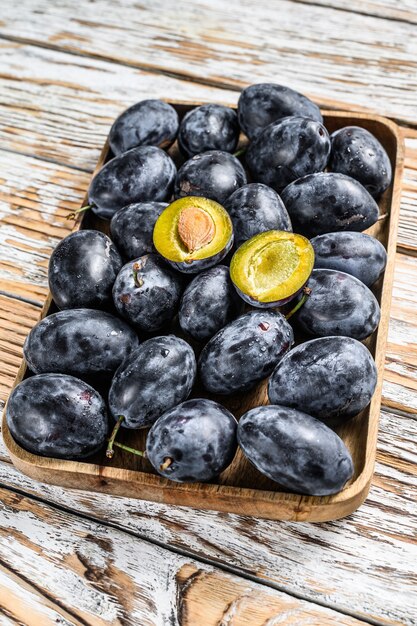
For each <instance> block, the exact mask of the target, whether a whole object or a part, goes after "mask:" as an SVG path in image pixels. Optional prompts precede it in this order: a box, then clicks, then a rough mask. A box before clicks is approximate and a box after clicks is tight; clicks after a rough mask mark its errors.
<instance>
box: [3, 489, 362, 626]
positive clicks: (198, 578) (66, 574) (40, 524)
mask: <svg viewBox="0 0 417 626" xmlns="http://www.w3.org/2000/svg"><path fill="white" fill-rule="evenodd" d="M0 501H1V504H0V538H1V541H0V559H1V562H2V563H3V568H7V569H8V570H9V571H11V572H12V576H11V577H6V581H7V582H6V584H7V586H8V587H9V588H10V587H13V581H14V580H15V578H14V575H13V572H18V577H20V578H24V579H27V580H30V581H36V588H37V592H38V593H40V594H42V595H43V596H46V598H54V599H56V604H59V606H60V609H61V610H62V614H63V617H66V616H68V615H69V616H71V621H70V622H68V620H66V621H64V619H62V618H60V620H61V623H63V624H68V623H73V624H84V625H85V624H91V625H94V626H96V625H97V626H102V625H105V624H111V625H112V626H113V625H114V626H117V625H122V624H123V626H129V625H132V626H137V624H140V625H141V626H165V625H166V624H171V625H172V626H176V625H178V626H179V625H181V626H195V625H196V624H204V626H218V625H219V624H224V626H226V625H227V624H230V625H232V624H236V626H237V625H238V624H239V625H241V626H257V625H259V626H260V625H261V624H266V623H271V624H273V623H279V620H280V619H281V616H283V615H285V616H287V617H288V620H289V621H288V622H285V623H288V624H291V623H293V624H306V625H307V624H311V623H317V624H322V625H323V626H330V625H331V624H337V625H338V626H339V625H344V626H355V625H357V624H358V625H359V624H362V623H363V622H362V621H360V620H357V619H354V618H353V617H350V616H348V615H340V614H338V613H337V612H335V611H332V610H330V609H327V608H324V607H321V606H317V605H313V604H311V603H309V602H306V601H304V600H299V599H297V598H294V597H289V596H288V595H287V594H285V593H283V592H280V591H277V590H274V589H267V588H266V587H265V586H262V585H259V584H257V583H256V582H252V581H249V580H246V581H243V580H242V579H239V578H238V577H237V576H234V575H230V574H226V573H224V572H222V571H220V570H219V569H218V568H215V567H211V566H209V565H203V564H201V563H198V562H197V561H196V560H195V559H192V558H188V557H185V556H181V555H178V554H175V553H173V552H168V551H167V550H165V549H164V548H161V547H159V546H156V545H154V544H151V543H149V542H146V541H142V540H139V539H137V538H136V537H134V536H132V535H130V534H127V533H126V532H123V531H120V530H118V529H114V528H110V527H108V526H107V527H104V526H102V525H100V524H98V523H96V522H94V521H92V520H86V519H82V518H79V517H77V516H76V515H74V514H71V513H68V512H67V511H63V510H58V509H56V508H53V507H51V506H49V505H46V504H44V503H43V502H40V501H34V500H32V499H31V498H28V497H27V496H23V495H20V494H17V493H13V492H11V491H8V490H6V489H0ZM4 571H5V569H3V570H1V571H0V574H1V572H4ZM40 572H41V573H42V574H41V576H40V575H39V573H40ZM0 580H1V577H0ZM18 591H20V592H21V591H22V589H21V588H20V589H18V590H17V591H15V593H18ZM0 598H1V596H0ZM33 600H34V596H33V593H29V594H28V595H27V596H26V595H25V602H26V603H29V604H30V602H31V601H33ZM8 601H9V602H10V598H9V600H8ZM45 604H46V606H45ZM35 606H36V612H35V617H36V613H38V614H39V613H40V611H41V609H43V610H44V613H46V612H47V609H48V614H47V616H46V619H45V620H44V621H42V622H40V623H41V624H42V626H43V625H44V624H47V623H48V622H47V619H48V617H50V616H51V613H52V612H53V611H54V610H55V611H56V610H57V609H56V607H51V602H49V603H46V601H45V599H44V598H43V599H42V602H38V603H37V604H35ZM23 608H24V607H23V606H20V607H19V609H17V610H20V611H21V610H22V609H23ZM15 611H16V608H15ZM9 613H12V611H11V610H10V611H9ZM12 615H13V613H12ZM201 619H204V621H199V620H201ZM196 620H198V621H196ZM24 623H26V622H24ZM27 623H28V624H30V626H35V625H36V622H35V621H34V620H33V619H32V618H29V621H28V622H27Z"/></svg>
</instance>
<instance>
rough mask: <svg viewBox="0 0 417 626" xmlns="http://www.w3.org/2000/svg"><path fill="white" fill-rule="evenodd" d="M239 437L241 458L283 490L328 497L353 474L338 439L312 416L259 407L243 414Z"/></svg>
mask: <svg viewBox="0 0 417 626" xmlns="http://www.w3.org/2000/svg"><path fill="white" fill-rule="evenodd" d="M237 437H238V441H239V445H240V447H241V448H242V450H243V452H244V454H245V456H246V457H247V458H248V459H249V460H250V461H251V462H252V463H253V464H254V465H255V467H256V468H257V469H258V470H259V471H260V472H262V474H265V475H266V476H268V478H271V480H273V481H275V482H277V483H279V484H280V485H281V486H282V487H284V489H288V490H290V491H295V492H296V493H301V494H305V495H310V496H329V495H332V494H334V493H338V492H339V491H341V489H343V487H344V486H345V484H346V482H347V481H348V480H349V479H350V478H352V476H353V462H352V457H351V456H350V453H349V451H348V449H347V448H346V446H345V444H344V443H343V441H342V439H341V438H340V437H339V436H338V435H337V434H336V433H335V432H334V431H333V430H331V429H330V428H328V427H327V426H326V425H325V424H323V422H320V421H319V420H317V419H315V418H314V417H312V416H311V415H308V414H306V413H304V412H301V411H297V410H295V409H290V408H287V407H281V406H261V407H257V408H255V409H252V410H250V411H248V412H247V413H245V414H244V415H242V417H241V418H240V420H239V425H238V430H237Z"/></svg>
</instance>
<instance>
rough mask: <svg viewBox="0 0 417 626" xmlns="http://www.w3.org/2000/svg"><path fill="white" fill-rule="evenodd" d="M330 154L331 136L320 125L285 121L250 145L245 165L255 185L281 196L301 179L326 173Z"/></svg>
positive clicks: (302, 119)
mask: <svg viewBox="0 0 417 626" xmlns="http://www.w3.org/2000/svg"><path fill="white" fill-rule="evenodd" d="M329 154H330V138H329V134H328V132H327V130H326V129H325V127H324V126H323V125H322V124H320V122H316V121H314V120H311V119H307V118H305V117H285V118H284V119H282V120H279V121H278V122H273V123H272V124H270V125H269V126H266V128H264V130H263V131H262V132H261V134H260V135H259V136H258V137H257V139H255V141H253V142H252V143H251V144H250V145H249V148H248V150H247V152H246V163H247V165H248V167H249V170H250V172H251V174H252V177H253V179H254V181H256V182H260V183H264V184H265V185H268V186H269V187H272V188H273V189H275V191H278V192H279V191H281V190H282V189H283V188H284V187H286V185H288V184H289V183H291V182H292V181H294V180H296V179H298V178H301V177H302V176H306V175H307V174H312V173H314V172H321V171H322V170H324V168H325V167H326V165H327V161H328V158H329ZM284 204H285V201H284ZM287 208H288V207H287ZM290 216H291V214H290ZM293 226H294V224H293Z"/></svg>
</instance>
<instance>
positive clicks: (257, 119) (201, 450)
mask: <svg viewBox="0 0 417 626" xmlns="http://www.w3.org/2000/svg"><path fill="white" fill-rule="evenodd" d="M109 145H110V148H111V153H112V154H111V155H110V156H111V157H112V158H111V159H110V160H108V162H107V163H106V164H105V165H104V166H103V167H102V169H101V170H100V171H99V172H98V173H97V174H96V175H95V177H94V178H93V180H92V182H91V184H90V187H89V191H88V198H89V205H88V207H84V208H85V209H87V208H88V209H89V210H90V214H91V212H92V213H94V214H95V215H96V216H97V217H98V218H101V219H100V220H96V223H97V222H99V223H100V224H101V226H100V228H101V230H100V231H99V230H93V229H88V228H85V227H84V228H83V229H82V230H79V231H78V232H75V233H72V234H71V235H69V236H68V237H66V238H65V239H64V240H62V241H61V242H60V243H59V244H58V246H57V247H56V249H55V250H54V252H53V254H52V256H51V259H50V264H49V285H50V290H51V293H52V296H53V300H54V302H55V305H56V307H57V309H58V311H57V312H55V313H52V314H50V315H48V316H47V317H46V318H44V319H43V320H41V321H40V322H39V323H38V324H37V325H36V326H35V327H34V328H33V329H32V331H31V332H30V334H29V336H28V337H27V339H26V342H25V345H24V354H25V358H26V361H27V363H28V366H29V370H30V374H31V375H30V376H28V377H27V378H26V379H25V380H24V381H23V382H21V383H20V384H19V385H18V386H17V387H16V388H15V389H14V391H13V392H12V394H11V396H10V399H9V402H8V406H7V413H6V415H7V421H8V425H9V428H10V431H11V433H12V435H13V437H14V438H15V439H16V441H17V442H18V443H19V444H20V445H22V446H23V447H24V448H25V449H27V450H29V451H30V452H33V453H35V454H40V455H44V456H52V457H58V458H65V459H84V458H86V457H88V456H90V455H92V454H94V453H96V452H98V451H99V450H101V449H103V450H104V448H105V447H106V446H107V456H108V457H109V458H111V457H112V456H113V454H114V453H115V448H117V447H119V448H124V449H125V450H130V451H131V452H133V453H136V454H139V455H143V456H145V457H146V458H147V459H148V460H149V462H150V463H151V464H152V466H153V468H154V469H155V470H156V472H158V473H159V474H160V475H162V476H164V477H166V478H169V479H171V480H175V481H180V482H188V481H189V482H195V481H211V480H213V479H214V478H216V477H217V476H218V475H219V474H220V473H221V472H222V471H223V470H225V468H226V467H228V465H229V464H230V463H231V462H232V460H233V458H234V456H235V453H236V450H237V446H238V445H239V446H240V448H241V449H242V451H243V454H244V455H245V456H246V457H247V458H248V459H249V460H250V461H251V462H252V463H253V464H254V465H255V466H256V468H257V469H258V470H259V471H260V472H262V473H263V474H265V475H266V476H268V477H269V478H271V479H272V480H274V481H276V482H278V483H279V484H280V486H281V487H282V488H284V489H286V490H289V491H294V492H297V493H302V494H309V495H329V494H333V493H336V492H338V491H340V490H341V489H342V488H343V487H344V485H345V484H346V482H347V481H348V480H349V479H351V478H352V476H353V472H354V468H353V463H352V458H351V455H350V453H349V451H348V449H347V448H346V446H345V444H344V443H343V441H342V439H341V438H340V437H339V436H338V435H337V433H336V432H335V429H338V428H339V427H340V426H342V425H343V424H345V423H346V422H347V420H350V419H352V418H353V417H354V416H357V415H358V414H359V413H361V411H363V409H365V408H366V407H367V406H368V404H369V403H370V401H371V398H372V395H373V393H374V390H375V386H376V383H377V371H376V367H375V363H374V361H373V359H372V356H371V354H370V352H369V350H368V349H367V347H366V346H365V345H364V344H363V343H361V342H362V340H364V339H365V338H367V337H369V336H370V335H371V334H372V333H373V332H374V331H375V329H376V328H377V326H378V323H379V318H380V308H379V305H378V302H377V300H376V298H375V296H374V295H373V293H372V291H371V287H372V286H373V285H374V283H375V282H376V281H378V279H379V278H380V276H381V274H382V273H383V271H384V268H385V263H386V251H385V249H384V247H383V246H382V245H381V243H380V242H379V241H378V240H376V239H375V238H373V237H371V236H369V235H367V234H364V233H363V232H362V231H363V230H365V229H367V228H369V227H370V226H371V225H372V224H374V223H375V222H376V221H377V220H378V217H379V208H378V204H377V201H376V199H378V197H379V196H380V195H381V194H382V193H383V192H384V191H385V190H386V189H387V188H388V187H389V185H390V183H391V175H392V173H391V164H390V161H389V158H388V156H387V154H386V152H385V150H384V148H383V147H382V145H381V144H380V143H379V141H378V140H377V139H376V138H375V137H374V136H373V135H372V134H370V133H369V132H368V131H367V130H365V129H363V128H359V127H355V126H350V127H345V128H341V129H339V130H337V131H336V132H334V133H333V134H332V135H330V136H329V133H328V131H327V130H326V128H325V127H324V126H323V119H322V116H321V113H320V110H319V108H318V107H317V106H316V105H315V104H314V103H313V102H311V101H310V100H309V99H308V98H306V97H305V96H303V95H301V94H299V93H297V92H295V91H293V90H291V89H288V88H285V87H282V86H280V85H276V84H256V85H252V86H250V87H248V88H246V89H244V90H243V91H242V93H241V95H240V98H239V104H238V109H237V112H235V111H234V110H233V109H231V108H228V107H226V106H222V105H217V104H207V105H202V106H198V107H196V108H193V109H192V110H190V111H189V112H188V113H186V114H185V116H184V117H183V118H182V119H181V120H179V117H178V114H177V112H176V110H175V109H174V108H173V107H172V106H170V105H169V104H167V103H165V102H162V101H159V100H144V101H141V102H139V103H138V104H136V105H134V106H132V107H131V108H129V109H127V110H126V111H125V112H124V113H122V115H120V117H119V118H118V119H117V120H116V121H115V123H114V124H113V126H112V128H111V131H110V135H109ZM174 159H175V163H174ZM177 166H179V167H178V170H177ZM109 220H110V222H109ZM106 224H107V227H106ZM103 230H104V231H106V232H107V233H109V235H110V237H109V236H108V235H107V234H104V232H101V231H103ZM289 320H291V323H290V321H289ZM293 328H294V329H295V330H296V336H297V345H295V347H294V344H295V341H294V330H293ZM268 377H269V382H268V398H269V404H268V405H266V406H259V407H255V408H252V409H251V410H249V411H248V412H247V413H245V414H244V415H243V416H242V417H241V418H240V420H239V422H237V420H236V419H235V417H234V416H233V415H232V413H231V412H230V411H229V410H228V409H226V408H225V407H224V406H222V404H221V402H222V397H226V396H228V395H230V394H242V393H246V392H248V391H250V390H252V389H253V388H255V387H256V385H258V384H259V383H260V382H261V381H264V380H265V379H267V378H268ZM190 395H191V399H188V398H189V396H190ZM248 397H249V396H248ZM219 400H220V403H219V402H218V401H219ZM225 402H226V404H227V400H225ZM358 419H360V418H358ZM110 422H111V424H110ZM149 427H150V430H149V432H148V434H147V438H146V450H143V451H138V450H134V449H132V448H129V447H128V446H126V445H125V444H122V443H121V442H120V441H118V440H117V434H118V431H119V429H120V428H125V429H138V428H149Z"/></svg>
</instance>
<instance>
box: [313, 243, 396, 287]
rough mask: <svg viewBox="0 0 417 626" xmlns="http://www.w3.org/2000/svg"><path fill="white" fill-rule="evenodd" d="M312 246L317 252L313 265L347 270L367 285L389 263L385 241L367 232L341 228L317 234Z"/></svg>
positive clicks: (375, 278)
mask: <svg viewBox="0 0 417 626" xmlns="http://www.w3.org/2000/svg"><path fill="white" fill-rule="evenodd" d="M311 245H312V246H313V248H314V253H315V263H314V267H316V268H324V269H329V270H340V271H341V272H346V274H351V275H352V276H355V278H358V279H359V280H360V281H361V282H363V283H364V285H366V286H367V287H371V285H373V284H374V283H375V282H376V281H377V280H378V278H379V277H380V276H381V274H382V272H383V271H384V269H385V265H386V262H387V253H386V250H385V248H384V246H383V245H382V243H381V242H380V241H378V239H375V237H371V236H370V235H366V234H365V233H357V232H350V231H341V232H337V233H327V234H325V235H317V237H314V238H313V239H312V240H311Z"/></svg>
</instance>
